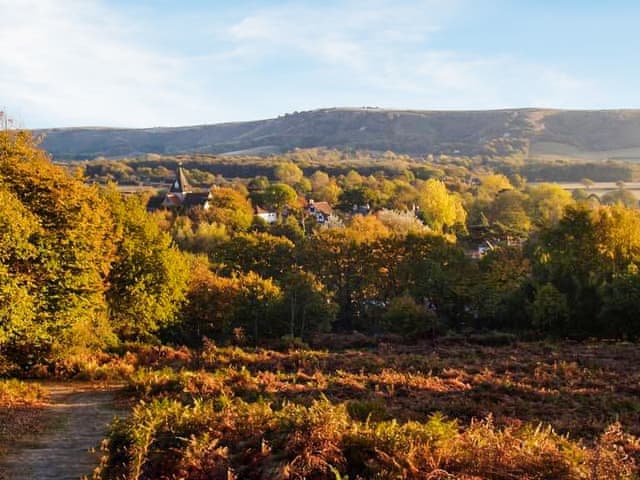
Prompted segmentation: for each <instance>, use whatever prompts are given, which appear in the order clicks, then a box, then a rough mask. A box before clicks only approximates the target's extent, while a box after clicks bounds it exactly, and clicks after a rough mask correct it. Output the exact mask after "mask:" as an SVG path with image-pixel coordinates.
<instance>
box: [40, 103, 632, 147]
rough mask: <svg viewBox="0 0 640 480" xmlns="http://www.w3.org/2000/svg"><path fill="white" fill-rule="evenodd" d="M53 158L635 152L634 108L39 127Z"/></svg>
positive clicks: (363, 113)
mask: <svg viewBox="0 0 640 480" xmlns="http://www.w3.org/2000/svg"><path fill="white" fill-rule="evenodd" d="M37 133H43V134H45V139H44V141H43V144H42V146H43V147H44V148H45V149H46V150H48V151H50V152H51V153H53V154H54V155H55V156H56V157H58V158H68V159H74V158H75V159H80V158H94V157H97V156H106V157H117V156H125V155H136V154H142V153H160V154H178V153H238V152H246V151H251V152H253V153H273V152H277V151H285V150H289V149H292V148H308V147H318V146H323V147H330V148H341V149H367V150H374V151H385V150H392V151H394V152H398V153H407V154H411V155H425V154H428V153H434V154H437V153H444V154H461V155H477V154H488V155H508V154H510V153H514V152H522V153H524V154H525V155H529V154H531V155H536V156H551V157H553V156H564V157H566V156H569V157H576V158H589V159H605V158H609V157H624V158H627V159H628V158H631V159H634V158H636V157H638V156H640V111H635V110H624V111H621V110H615V111H614V110H612V111H560V110H540V109H515V110H491V111H449V112H444V111H395V110H382V109H372V108H367V109H323V110H314V111H309V112H301V113H294V114H287V115H284V116H281V117H278V118H275V119H269V120H260V121H253V122H239V123H225V124H217V125H201V126H193V127H179V128H151V129H110V128H71V129H51V130H40V131H38V132H37Z"/></svg>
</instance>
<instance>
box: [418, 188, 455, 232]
mask: <svg viewBox="0 0 640 480" xmlns="http://www.w3.org/2000/svg"><path fill="white" fill-rule="evenodd" d="M418 205H419V206H420V212H421V214H422V216H423V217H424V220H425V222H426V223H427V225H428V226H429V227H431V229H432V230H433V231H435V232H444V231H445V229H450V228H452V227H454V226H456V225H464V223H465V220H466V212H465V210H464V208H463V206H462V202H461V200H460V199H459V198H458V197H457V196H455V195H453V194H451V193H449V191H448V190H447V187H446V186H445V184H444V183H443V182H441V181H440V180H435V179H430V180H427V181H426V182H424V184H423V185H422V187H421V188H420V190H419V192H418Z"/></svg>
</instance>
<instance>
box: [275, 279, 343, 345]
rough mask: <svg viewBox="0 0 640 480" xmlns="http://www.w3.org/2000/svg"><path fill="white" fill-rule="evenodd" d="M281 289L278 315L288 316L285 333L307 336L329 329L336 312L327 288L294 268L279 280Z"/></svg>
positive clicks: (293, 335) (294, 335)
mask: <svg viewBox="0 0 640 480" xmlns="http://www.w3.org/2000/svg"><path fill="white" fill-rule="evenodd" d="M280 286H281V288H282V290H283V302H282V306H283V307H284V308H285V309H286V312H283V315H282V317H281V318H288V319H289V322H288V329H287V331H286V333H287V334H288V335H289V336H290V337H292V338H295V337H298V338H303V339H304V338H307V337H308V336H310V335H311V334H313V333H316V332H323V331H328V330H329V329H330V328H331V323H332V322H333V320H334V318H335V314H336V305H335V304H334V303H333V301H332V298H331V295H330V293H329V292H328V290H327V289H326V287H325V286H324V285H323V284H322V283H321V282H320V281H319V280H318V279H317V278H316V276H315V275H314V274H312V273H309V272H305V271H304V270H302V269H294V270H292V271H291V272H289V273H287V274H285V275H284V277H283V278H282V280H281V281H280Z"/></svg>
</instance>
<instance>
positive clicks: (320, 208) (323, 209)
mask: <svg viewBox="0 0 640 480" xmlns="http://www.w3.org/2000/svg"><path fill="white" fill-rule="evenodd" d="M305 210H306V213H307V215H309V216H311V217H313V218H315V220H316V222H318V224H319V225H324V224H325V223H327V222H329V220H331V218H332V217H333V208H331V205H329V203H328V202H316V201H314V200H309V202H308V203H307V205H306V207H305Z"/></svg>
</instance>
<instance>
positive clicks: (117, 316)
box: [105, 189, 188, 339]
mask: <svg viewBox="0 0 640 480" xmlns="http://www.w3.org/2000/svg"><path fill="white" fill-rule="evenodd" d="M105 197H106V198H107V200H108V202H109V205H110V207H111V211H112V212H113V215H114V218H115V219H116V223H117V226H118V230H119V232H118V236H117V238H118V242H117V260H116V261H115V262H114V265H113V267H112V269H111V271H110V272H109V276H108V282H109V285H110V288H109V290H108V292H107V299H108V301H109V307H110V313H111V318H112V322H113V325H114V328H115V329H116V331H117V333H118V334H119V335H120V337H121V338H124V339H143V338H147V337H149V336H151V335H153V334H155V333H156V332H157V331H158V330H159V329H160V328H162V327H166V326H167V325H169V324H171V323H173V322H174V321H175V320H176V314H177V313H178V312H179V311H180V309H181V307H182V302H183V301H184V299H185V294H186V289H187V280H188V262H187V260H186V259H185V257H184V255H183V254H181V253H180V251H179V250H177V249H176V248H175V247H173V246H172V239H171V237H170V236H169V235H168V234H167V233H165V232H163V231H161V230H160V228H159V227H158V225H157V224H156V223H155V222H154V221H153V219H152V218H151V217H150V216H149V215H148V214H147V212H146V211H145V209H144V207H143V205H142V203H141V202H140V201H139V199H138V198H136V197H129V198H122V197H121V195H120V194H119V193H118V192H117V191H116V190H115V189H110V190H108V191H107V192H105Z"/></svg>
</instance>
